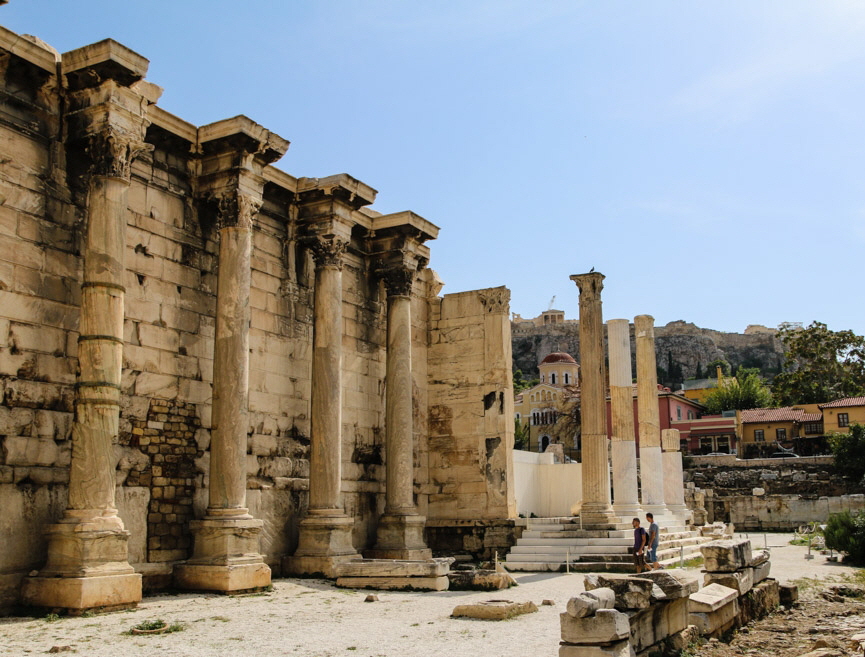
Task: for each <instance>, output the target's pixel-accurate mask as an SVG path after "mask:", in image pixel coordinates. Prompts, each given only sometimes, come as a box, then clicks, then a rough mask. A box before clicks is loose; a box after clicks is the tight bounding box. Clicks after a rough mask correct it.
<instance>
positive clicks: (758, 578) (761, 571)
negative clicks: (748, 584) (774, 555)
mask: <svg viewBox="0 0 865 657" xmlns="http://www.w3.org/2000/svg"><path fill="white" fill-rule="evenodd" d="M771 568H772V562H771V561H766V562H765V563H761V564H760V565H759V566H756V567H755V568H754V585H757V584H759V583H760V582H762V581H763V580H764V579H766V578H767V577H768V576H769V570H771Z"/></svg>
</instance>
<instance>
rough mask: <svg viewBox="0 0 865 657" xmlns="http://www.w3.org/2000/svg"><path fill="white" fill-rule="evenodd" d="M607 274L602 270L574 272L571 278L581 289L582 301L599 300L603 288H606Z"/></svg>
mask: <svg viewBox="0 0 865 657" xmlns="http://www.w3.org/2000/svg"><path fill="white" fill-rule="evenodd" d="M604 278H605V276H604V275H603V274H601V273H600V272H589V273H588V274H574V275H573V276H571V280H572V281H574V283H576V284H577V287H578V288H579V289H580V300H581V301H599V300H600V298H601V290H603V289H604Z"/></svg>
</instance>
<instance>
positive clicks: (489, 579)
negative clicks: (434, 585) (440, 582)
mask: <svg viewBox="0 0 865 657" xmlns="http://www.w3.org/2000/svg"><path fill="white" fill-rule="evenodd" d="M447 576H448V579H449V580H450V583H451V584H450V590H451V591H495V590H501V589H507V588H510V587H512V586H516V584H517V582H516V580H515V579H514V578H513V577H512V576H511V575H510V573H500V572H496V571H495V570H474V569H472V570H452V571H451V572H449V573H448V574H447Z"/></svg>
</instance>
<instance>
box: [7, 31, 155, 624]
mask: <svg viewBox="0 0 865 657" xmlns="http://www.w3.org/2000/svg"><path fill="white" fill-rule="evenodd" d="M105 64H110V65H109V66H107V67H105ZM91 67H98V68H99V71H101V74H100V75H93V72H94V71H92V70H90V69H91ZM62 70H63V74H64V75H66V76H67V78H68V79H71V78H74V79H75V80H76V81H77V82H76V84H77V85H78V91H77V94H76V102H75V107H74V109H73V110H72V111H70V114H69V115H68V116H67V121H68V126H69V130H70V136H69V144H68V146H69V147H70V149H71V150H77V151H78V152H80V153H81V154H82V156H86V158H87V160H88V164H89V166H90V170H89V172H88V173H89V176H88V177H87V179H86V184H87V190H86V192H87V193H86V199H87V201H86V228H85V231H86V232H85V236H84V249H83V254H82V255H83V281H82V283H81V295H82V296H81V311H80V312H81V314H80V322H79V328H80V336H79V347H78V365H79V375H78V381H77V384H76V389H77V396H76V402H75V423H74V425H73V429H72V461H71V464H70V468H69V495H68V504H67V508H66V510H65V512H64V513H63V516H62V517H61V518H60V520H59V521H58V522H57V523H55V524H52V525H49V526H48V528H47V531H46V534H47V539H48V558H47V561H46V563H45V566H44V567H43V568H42V569H41V570H40V571H39V572H38V574H37V575H35V576H33V577H29V578H25V580H24V582H23V583H22V592H21V593H22V601H23V603H24V604H26V605H30V606H35V607H49V608H52V609H66V610H70V611H73V612H81V611H83V610H86V609H92V608H105V609H118V608H124V607H131V606H135V604H136V603H137V602H138V601H139V600H141V575H139V574H137V573H135V571H134V570H133V568H132V566H130V565H129V561H128V552H127V542H128V538H129V532H128V531H126V529H125V528H124V526H123V522H122V521H121V519H120V517H119V516H118V513H117V509H116V507H115V470H116V458H115V455H114V443H115V442H116V441H117V437H118V434H119V419H120V394H121V368H122V361H123V321H124V298H125V288H124V275H125V257H124V256H125V251H126V223H127V219H128V203H127V198H128V191H129V185H130V179H131V167H132V162H133V160H134V159H135V157H136V156H137V155H138V154H139V153H141V152H142V151H143V150H145V149H146V148H147V146H146V144H145V143H144V135H145V131H146V128H147V125H148V121H147V119H146V112H147V106H148V103H154V102H156V99H157V98H158V97H159V93H158V91H157V89H156V88H155V87H154V86H153V85H150V84H149V83H146V82H143V81H142V82H140V83H139V85H138V86H137V88H136V89H134V90H133V89H131V88H129V87H128V86H126V85H128V84H131V81H134V80H138V79H140V78H141V77H142V76H143V75H144V72H146V70H147V60H145V59H144V58H143V57H141V56H140V55H138V54H136V53H134V52H133V51H131V50H129V49H127V48H125V47H124V46H121V45H120V44H117V43H115V42H113V41H112V42H108V41H103V42H100V43H97V44H93V45H91V46H87V47H85V48H81V49H78V50H75V51H72V52H70V53H66V54H65V55H64V56H63V62H62ZM112 76H117V77H118V80H120V79H122V80H123V81H124V82H123V83H121V82H118V81H117V80H114V79H113V77H112ZM82 81H85V82H82ZM82 85H83V88H82ZM90 85H92V86H90Z"/></svg>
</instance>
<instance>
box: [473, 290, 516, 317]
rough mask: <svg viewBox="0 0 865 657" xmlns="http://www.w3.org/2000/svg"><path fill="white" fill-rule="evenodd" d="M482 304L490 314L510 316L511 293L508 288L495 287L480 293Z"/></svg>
mask: <svg viewBox="0 0 865 657" xmlns="http://www.w3.org/2000/svg"><path fill="white" fill-rule="evenodd" d="M478 296H479V297H480V299H481V303H482V304H483V305H484V309H485V310H486V311H487V312H488V313H495V314H505V315H508V314H510V304H511V291H510V290H509V289H508V288H506V287H495V288H492V289H489V290H481V291H480V292H478Z"/></svg>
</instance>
